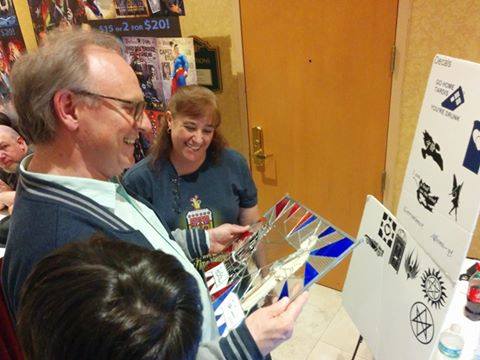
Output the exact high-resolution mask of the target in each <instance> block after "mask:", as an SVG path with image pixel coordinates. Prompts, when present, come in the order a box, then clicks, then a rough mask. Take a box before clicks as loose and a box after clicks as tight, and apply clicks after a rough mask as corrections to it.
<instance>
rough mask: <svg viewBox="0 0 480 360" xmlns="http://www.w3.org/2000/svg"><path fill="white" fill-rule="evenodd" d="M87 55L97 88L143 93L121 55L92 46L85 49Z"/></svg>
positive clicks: (91, 74)
mask: <svg viewBox="0 0 480 360" xmlns="http://www.w3.org/2000/svg"><path fill="white" fill-rule="evenodd" d="M85 54H86V56H87V59H88V67H89V72H90V76H91V77H92V81H93V82H94V83H95V84H96V87H97V88H103V87H105V86H107V87H115V88H118V90H120V91H127V89H126V88H129V90H130V91H137V90H138V92H139V93H141V90H140V87H139V84H138V79H137V77H136V75H135V73H134V72H133V70H132V68H131V67H130V65H129V64H128V63H127V62H126V61H125V59H123V57H122V56H121V55H120V54H119V53H117V52H115V51H113V50H109V49H104V48H102V47H99V46H95V45H91V46H88V47H87V48H86V49H85ZM137 88H138V89H137Z"/></svg>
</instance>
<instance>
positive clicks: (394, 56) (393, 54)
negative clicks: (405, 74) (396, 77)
mask: <svg viewBox="0 0 480 360" xmlns="http://www.w3.org/2000/svg"><path fill="white" fill-rule="evenodd" d="M396 59H397V47H396V46H395V44H393V45H392V50H391V54H390V73H391V74H392V75H393V72H394V71H395V60H396Z"/></svg>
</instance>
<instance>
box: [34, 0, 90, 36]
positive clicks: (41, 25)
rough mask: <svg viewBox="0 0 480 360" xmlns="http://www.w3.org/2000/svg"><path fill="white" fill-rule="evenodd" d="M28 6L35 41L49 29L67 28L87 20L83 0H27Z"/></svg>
mask: <svg viewBox="0 0 480 360" xmlns="http://www.w3.org/2000/svg"><path fill="white" fill-rule="evenodd" d="M92 1H95V0H92ZM28 6H29V9H30V14H31V16H32V23H33V28H34V31H35V36H36V37H37V42H41V41H42V39H43V38H44V37H45V35H46V33H47V32H48V31H50V30H53V29H56V28H60V29H62V30H67V29H70V28H71V27H72V26H74V25H81V24H83V23H85V22H86V20H87V16H86V10H85V4H84V2H83V0H28Z"/></svg>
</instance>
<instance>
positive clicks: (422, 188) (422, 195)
mask: <svg viewBox="0 0 480 360" xmlns="http://www.w3.org/2000/svg"><path fill="white" fill-rule="evenodd" d="M417 200H418V202H419V204H420V205H422V206H423V207H424V208H425V209H427V210H428V211H430V212H432V210H433V207H434V206H435V204H436V203H437V201H438V196H434V195H431V194H430V186H429V185H428V184H427V183H426V182H424V181H422V180H421V179H420V183H419V184H418V189H417Z"/></svg>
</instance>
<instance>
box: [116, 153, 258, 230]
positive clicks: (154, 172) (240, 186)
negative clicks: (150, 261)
mask: <svg viewBox="0 0 480 360" xmlns="http://www.w3.org/2000/svg"><path fill="white" fill-rule="evenodd" d="M123 181H124V185H125V186H126V187H127V188H128V189H129V190H130V191H132V192H134V193H135V194H137V195H139V196H141V197H142V198H144V199H145V200H147V201H148V202H150V203H151V204H152V205H153V207H154V208H155V209H156V210H157V211H158V212H159V213H160V214H161V215H162V217H163V219H164V220H165V221H166V222H167V224H168V226H169V228H170V230H174V229H177V228H179V229H187V228H194V227H202V228H205V229H207V228H212V227H215V226H218V225H221V224H224V223H232V224H238V220H239V212H240V211H239V209H240V208H251V207H253V206H255V205H256V204H257V189H256V187H255V184H254V182H253V179H252V176H251V174H250V170H249V168H248V165H247V162H246V160H245V159H244V158H243V157H242V155H240V154H239V153H238V152H236V151H234V150H232V149H224V150H223V151H222V154H221V156H220V159H219V161H218V162H217V163H215V164H214V163H213V162H212V161H211V159H210V158H209V156H208V155H207V158H206V160H205V161H204V163H203V164H202V165H201V166H200V168H199V169H198V170H197V171H195V172H193V173H191V174H188V175H183V176H178V174H177V172H176V170H175V168H174V167H173V165H172V164H171V162H170V161H169V160H161V161H160V162H159V163H156V164H155V166H154V165H153V164H152V158H151V157H150V156H148V157H147V158H145V159H143V160H142V161H140V162H139V163H137V164H135V165H134V166H133V167H132V168H131V169H130V170H128V171H127V173H126V174H125V176H124V178H123Z"/></svg>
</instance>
